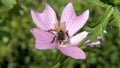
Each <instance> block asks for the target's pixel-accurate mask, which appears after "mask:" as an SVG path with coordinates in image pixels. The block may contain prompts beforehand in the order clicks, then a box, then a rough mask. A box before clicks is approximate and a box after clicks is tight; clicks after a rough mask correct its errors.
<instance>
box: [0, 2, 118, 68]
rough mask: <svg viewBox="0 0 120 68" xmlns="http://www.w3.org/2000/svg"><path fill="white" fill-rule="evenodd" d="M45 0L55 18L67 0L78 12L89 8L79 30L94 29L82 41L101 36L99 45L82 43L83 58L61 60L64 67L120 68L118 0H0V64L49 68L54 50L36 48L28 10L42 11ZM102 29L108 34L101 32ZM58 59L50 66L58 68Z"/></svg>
mask: <svg viewBox="0 0 120 68" xmlns="http://www.w3.org/2000/svg"><path fill="white" fill-rule="evenodd" d="M105 1H106V2H105ZM107 1H109V2H111V3H113V4H115V5H111V4H109V3H107ZM46 2H47V3H48V4H50V5H51V6H52V7H53V9H54V10H55V11H56V13H57V16H58V18H60V16H61V13H62V10H63V8H64V6H65V5H66V4H67V3H68V2H72V3H73V6H74V8H75V11H76V12H77V14H81V13H82V12H83V11H85V10H86V9H89V10H90V18H89V20H88V23H87V24H86V25H85V27H84V28H83V29H82V30H93V33H91V35H89V36H88V37H87V38H85V39H84V40H83V42H82V44H84V42H85V41H86V40H87V39H89V38H90V39H91V40H92V41H95V40H96V38H97V36H98V35H101V34H102V35H103V38H104V41H101V42H102V43H101V44H100V45H98V46H82V47H81V48H82V49H83V50H84V51H85V52H86V56H87V57H86V59H85V60H74V59H71V58H69V59H67V61H65V62H64V63H63V68H120V65H119V63H120V61H119V60H120V58H119V56H120V53H119V52H120V32H119V31H120V8H119V0H104V1H103V2H102V0H85V1H83V0H74V1H73V0H71V1H69V0H57V1H56V0H1V2H0V3H1V4H2V5H0V9H1V10H0V68H50V66H51V65H52V64H53V63H54V61H55V57H56V55H57V50H55V49H54V50H45V51H42V50H37V49H35V47H34V38H33V36H32V34H31V33H30V29H31V28H34V27H36V25H35V24H34V23H33V21H32V18H31V15H30V10H31V9H34V10H36V11H39V12H41V11H42V10H43V9H44V6H45V3H46ZM104 29H105V30H106V31H107V34H103V30H104ZM82 30H81V31H82ZM82 44H81V43H80V45H82ZM63 60H64V59H62V60H61V61H63ZM60 63H62V62H60ZM60 63H57V64H56V65H55V66H53V68H58V67H59V66H60Z"/></svg>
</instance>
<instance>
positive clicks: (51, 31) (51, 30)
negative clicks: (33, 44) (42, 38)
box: [47, 29, 56, 35]
mask: <svg viewBox="0 0 120 68" xmlns="http://www.w3.org/2000/svg"><path fill="white" fill-rule="evenodd" d="M53 31H56V30H55V29H50V30H48V31H47V32H50V33H51V34H52V35H55V34H54V33H53Z"/></svg>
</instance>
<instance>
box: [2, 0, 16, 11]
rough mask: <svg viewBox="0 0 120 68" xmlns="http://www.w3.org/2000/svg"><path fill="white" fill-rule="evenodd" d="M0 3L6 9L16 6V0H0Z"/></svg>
mask: <svg viewBox="0 0 120 68" xmlns="http://www.w3.org/2000/svg"><path fill="white" fill-rule="evenodd" d="M1 3H2V4H3V5H4V6H5V7H6V8H8V9H12V8H13V7H14V5H16V4H17V2H16V0H1Z"/></svg>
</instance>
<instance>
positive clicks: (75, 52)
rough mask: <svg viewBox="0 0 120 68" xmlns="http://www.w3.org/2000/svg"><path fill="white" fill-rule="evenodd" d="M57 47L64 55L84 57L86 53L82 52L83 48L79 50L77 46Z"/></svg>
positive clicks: (75, 57)
mask: <svg viewBox="0 0 120 68" xmlns="http://www.w3.org/2000/svg"><path fill="white" fill-rule="evenodd" d="M58 49H59V50H60V51H61V52H62V53H63V54H65V55H66V56H69V57H71V58H74V59H85V58H86V55H85V53H84V52H83V50H81V49H80V48H78V47H74V46H67V47H59V48H58Z"/></svg>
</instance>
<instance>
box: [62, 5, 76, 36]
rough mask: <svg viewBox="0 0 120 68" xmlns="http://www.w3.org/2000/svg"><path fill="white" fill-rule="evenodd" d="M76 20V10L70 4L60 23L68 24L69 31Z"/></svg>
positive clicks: (65, 9) (64, 11)
mask: <svg viewBox="0 0 120 68" xmlns="http://www.w3.org/2000/svg"><path fill="white" fill-rule="evenodd" d="M75 19H76V14H75V11H74V8H73V6H72V3H69V4H68V5H67V6H66V7H65V8H64V10H63V12H62V16H61V20H60V23H61V24H62V23H64V22H66V30H67V31H68V29H69V28H71V25H72V23H73V22H74V21H75ZM70 36H71V34H70Z"/></svg>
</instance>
